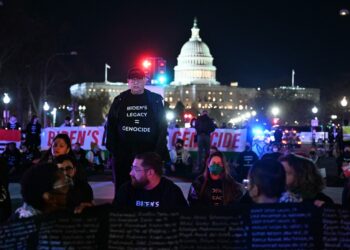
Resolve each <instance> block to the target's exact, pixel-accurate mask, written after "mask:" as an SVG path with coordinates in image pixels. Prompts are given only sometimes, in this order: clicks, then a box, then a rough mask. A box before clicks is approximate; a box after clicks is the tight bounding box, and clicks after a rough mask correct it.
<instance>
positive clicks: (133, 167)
mask: <svg viewBox="0 0 350 250" xmlns="http://www.w3.org/2000/svg"><path fill="white" fill-rule="evenodd" d="M137 167H138V166H130V170H131V171H135V172H140V171H146V170H149V168H142V169H137Z"/></svg>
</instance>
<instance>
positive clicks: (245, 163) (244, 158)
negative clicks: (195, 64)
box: [236, 142, 259, 183]
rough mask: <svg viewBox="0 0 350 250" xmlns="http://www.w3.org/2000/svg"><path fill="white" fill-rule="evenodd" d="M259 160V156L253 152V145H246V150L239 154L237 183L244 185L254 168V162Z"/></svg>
mask: <svg viewBox="0 0 350 250" xmlns="http://www.w3.org/2000/svg"><path fill="white" fill-rule="evenodd" d="M257 160H259V157H258V155H257V154H256V153H255V152H254V151H253V150H252V147H251V144H250V143H249V142H247V143H246V146H245V150H244V151H243V152H241V153H239V155H238V157H237V169H236V171H237V175H238V179H237V181H238V182H240V183H242V181H243V180H244V179H246V178H247V176H248V172H249V169H250V168H251V167H252V166H253V164H254V162H256V161H257Z"/></svg>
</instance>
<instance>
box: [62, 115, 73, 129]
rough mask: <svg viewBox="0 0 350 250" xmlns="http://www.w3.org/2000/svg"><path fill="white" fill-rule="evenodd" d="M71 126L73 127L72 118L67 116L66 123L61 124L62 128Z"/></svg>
mask: <svg viewBox="0 0 350 250" xmlns="http://www.w3.org/2000/svg"><path fill="white" fill-rule="evenodd" d="M71 126H72V123H71V120H70V117H69V116H66V118H64V122H63V123H62V124H61V126H60V127H71Z"/></svg>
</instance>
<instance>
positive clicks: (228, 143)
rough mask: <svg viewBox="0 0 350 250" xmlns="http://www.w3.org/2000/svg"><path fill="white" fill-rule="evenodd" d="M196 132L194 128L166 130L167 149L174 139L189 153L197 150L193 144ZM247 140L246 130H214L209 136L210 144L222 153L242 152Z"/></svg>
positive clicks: (173, 143)
mask: <svg viewBox="0 0 350 250" xmlns="http://www.w3.org/2000/svg"><path fill="white" fill-rule="evenodd" d="M195 136H196V130H195V129H194V128H175V129H168V148H169V149H172V148H174V146H175V142H176V139H178V138H180V139H182V140H183V141H184V147H185V148H186V149H187V150H189V151H196V150H197V148H198V145H197V143H196V142H195ZM246 139H247V130H246V129H215V131H214V132H213V133H211V136H210V144H211V145H212V146H215V147H217V148H218V149H219V150H220V151H223V152H242V151H244V148H245V144H246Z"/></svg>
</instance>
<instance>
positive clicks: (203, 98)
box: [70, 18, 320, 122]
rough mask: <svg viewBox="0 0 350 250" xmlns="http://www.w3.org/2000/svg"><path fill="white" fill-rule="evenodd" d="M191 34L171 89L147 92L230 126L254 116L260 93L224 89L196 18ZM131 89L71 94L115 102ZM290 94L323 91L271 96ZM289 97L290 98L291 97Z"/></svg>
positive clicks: (115, 85)
mask: <svg viewBox="0 0 350 250" xmlns="http://www.w3.org/2000/svg"><path fill="white" fill-rule="evenodd" d="M191 32H192V35H191V37H190V39H189V41H187V42H186V43H185V44H184V45H183V46H182V48H181V51H180V55H179V56H178V58H177V66H175V67H174V81H173V82H171V83H170V85H168V86H154V85H146V88H147V89H149V90H151V91H153V92H157V93H159V94H161V95H162V96H163V97H164V100H165V101H166V102H168V103H169V106H170V108H175V106H176V103H177V102H178V101H181V102H182V103H183V104H184V106H185V109H187V110H189V109H192V110H203V109H207V110H208V111H209V115H211V114H214V113H213V112H214V111H215V112H216V116H215V118H216V119H217V120H218V122H228V121H229V120H230V119H232V118H235V117H238V116H240V115H243V114H247V113H251V112H253V107H252V106H251V105H252V103H253V100H254V98H256V97H257V95H258V94H259V91H260V89H259V88H257V89H256V88H241V87H238V83H231V84H230V85H220V83H219V82H218V81H217V80H216V67H215V66H214V65H213V60H214V58H213V56H212V55H211V53H210V50H209V47H208V45H207V44H206V43H204V42H203V41H202V39H201V37H200V35H199V28H198V25H197V19H196V18H195V19H194V23H193V27H192V29H191ZM127 88H128V86H127V83H122V82H108V81H107V82H86V83H78V84H74V85H72V86H71V87H70V93H71V95H72V97H74V98H78V99H79V98H82V97H87V96H93V95H96V94H97V93H99V92H107V93H108V94H109V98H110V101H111V102H112V101H113V99H114V97H115V96H117V95H118V94H119V93H121V92H123V91H125V90H127ZM290 91H293V95H294V96H295V98H303V99H304V98H305V99H310V100H313V101H315V102H318V101H319V96H320V93H319V89H305V88H299V87H297V88H293V89H291V88H290V87H282V88H274V89H269V90H267V93H269V95H273V96H274V93H278V96H280V95H281V92H282V93H283V92H290ZM288 96H289V97H290V94H288ZM220 118H221V119H220Z"/></svg>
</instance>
